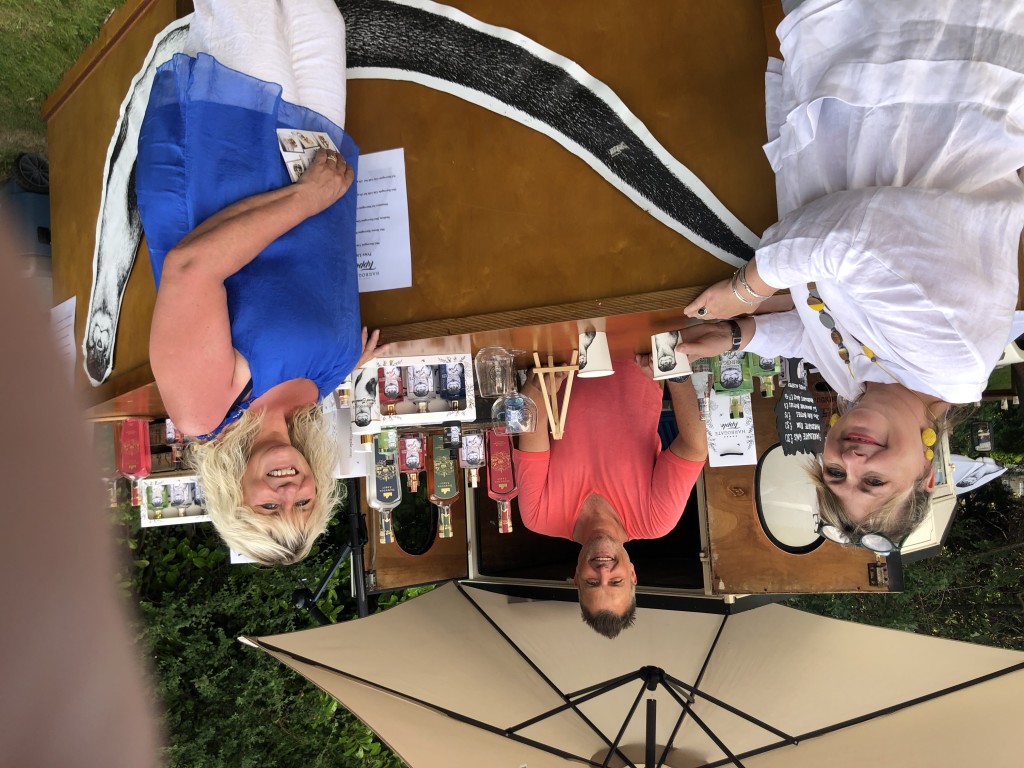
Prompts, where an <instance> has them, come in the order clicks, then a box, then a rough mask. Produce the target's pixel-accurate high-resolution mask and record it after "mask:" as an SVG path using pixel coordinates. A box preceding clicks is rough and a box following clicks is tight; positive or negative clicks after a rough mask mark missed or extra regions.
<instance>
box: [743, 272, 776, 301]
mask: <svg viewBox="0 0 1024 768" xmlns="http://www.w3.org/2000/svg"><path fill="white" fill-rule="evenodd" d="M736 275H737V276H738V277H739V279H740V285H742V286H743V288H744V289H745V290H746V291H747V293H749V294H750V295H751V296H753V297H754V298H755V299H758V300H760V301H764V300H765V299H770V298H771V297H772V294H768V295H767V296H765V295H764V294H761V293H758V292H757V291H755V290H754V289H753V288H751V287H750V283H748V282H747V265H746V264H744V265H743V266H742V267H740V268H739V269H738V270H736Z"/></svg>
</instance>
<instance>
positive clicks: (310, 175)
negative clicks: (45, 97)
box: [297, 149, 355, 215]
mask: <svg viewBox="0 0 1024 768" xmlns="http://www.w3.org/2000/svg"><path fill="white" fill-rule="evenodd" d="M354 179H355V171H353V170H352V166H351V165H349V164H348V163H347V162H345V158H344V157H342V156H341V155H340V154H338V153H337V152H334V151H327V150H324V149H321V150H319V151H317V153H316V157H314V158H313V162H312V163H310V164H309V168H307V169H306V172H305V173H303V174H302V176H300V177H299V180H298V182H297V185H298V187H299V188H300V189H301V190H302V191H303V192H304V193H306V197H307V199H308V200H309V203H310V205H311V206H312V208H313V211H312V213H311V214H310V215H314V214H317V213H320V211H322V210H324V209H326V208H329V207H330V206H331V205H333V204H334V203H335V202H336V201H337V200H339V199H340V198H341V197H342V195H344V194H345V193H346V192H347V191H348V188H349V187H351V186H352V182H353V180H354Z"/></svg>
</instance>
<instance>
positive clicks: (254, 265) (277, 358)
mask: <svg viewBox="0 0 1024 768" xmlns="http://www.w3.org/2000/svg"><path fill="white" fill-rule="evenodd" d="M278 128H299V129H305V130H312V131H323V132H325V133H327V134H329V135H330V136H331V139H332V140H333V141H334V143H335V145H336V146H337V147H338V148H339V149H340V150H341V152H342V154H343V155H344V156H345V159H346V160H347V161H348V162H349V163H350V164H351V165H352V166H353V167H355V166H356V163H357V160H358V151H359V150H358V148H357V147H356V145H355V144H354V143H353V141H352V139H351V138H349V136H348V135H347V134H346V133H345V132H344V131H342V130H341V129H340V128H338V127H337V126H336V125H334V123H332V122H331V121H329V120H328V119H327V118H325V117H323V116H322V115H319V114H317V113H316V112H312V111H311V110H308V109H305V108H303V107H300V106H297V105H295V104H291V103H289V102H286V101H284V100H283V99H282V98H281V88H280V86H278V85H275V84H273V83H267V82H263V81H262V80H257V79H255V78H252V77H249V76H248V75H245V74H242V73H240V72H237V71H235V70H233V69H229V68H227V67H224V66H222V65H221V64H219V63H218V62H217V61H216V60H215V59H214V58H213V57H211V56H208V55H206V54H202V53H200V54H199V55H198V56H197V57H196V58H191V57H189V56H185V55H183V54H178V55H176V56H174V58H173V59H171V60H170V61H168V62H166V63H165V64H163V65H162V66H161V67H160V68H159V69H158V70H157V73H156V77H155V79H154V81H153V90H152V93H151V95H150V99H149V106H148V108H147V110H146V117H145V119H144V121H143V124H142V130H141V133H140V135H139V154H138V164H137V169H136V174H135V183H136V190H137V195H138V206H139V213H140V215H141V217H142V225H143V229H144V230H145V233H146V244H147V246H148V248H149V256H150V261H151V263H152V266H153V278H154V280H155V281H156V285H157V289H158V290H159V287H160V276H161V272H162V269H163V262H164V257H165V256H166V255H167V252H168V251H169V250H171V249H172V248H173V247H174V246H175V245H177V244H178V242H180V241H181V239H182V238H183V237H184V236H185V235H186V234H188V233H189V232H191V231H192V230H193V229H194V228H195V227H196V226H198V225H199V224H201V223H202V222H203V221H205V220H206V219H207V218H209V217H210V216H212V215H213V214H215V213H217V212H218V211H220V210H222V209H224V208H226V207H227V206H229V205H231V204H232V203H235V202H237V201H238V200H242V199H244V198H247V197H250V196H252V195H256V194H259V193H261V192H267V191H269V190H272V189H277V188H279V187H283V186H285V185H286V184H290V183H291V181H290V179H289V178H288V173H287V171H286V169H285V165H284V161H283V159H282V158H281V152H280V149H279V147H278V142H277V134H276V129H278ZM355 231H356V185H355V184H354V183H353V185H352V187H351V188H350V189H349V190H348V192H346V193H345V195H344V197H342V198H341V199H340V200H338V201H337V202H336V203H334V205H332V206H331V207H330V208H328V209H327V210H325V211H323V212H321V213H319V214H317V215H316V216H313V217H311V218H309V219H306V220H305V221H304V222H302V223H301V224H299V225H298V226H296V227H295V228H294V229H292V230H291V231H289V232H286V233H285V234H284V235H282V236H281V237H280V238H278V239H277V240H276V241H274V242H273V243H271V244H270V245H269V246H268V247H267V249H266V250H264V251H263V252H262V253H260V255H259V256H257V257H256V258H255V259H253V261H251V262H250V263H249V264H247V265H246V266H245V267H243V268H242V269H241V270H239V271H238V272H237V273H235V274H234V275H232V276H231V277H229V278H228V279H227V280H226V281H225V283H224V285H225V288H226V290H227V301H228V315H229V318H230V323H231V342H232V344H233V345H234V347H235V349H237V350H238V351H239V353H241V355H242V356H243V357H244V358H245V359H246V360H247V361H248V363H249V369H250V372H251V374H252V394H251V395H250V396H249V397H248V398H247V399H246V400H244V401H243V402H242V403H239V404H236V406H235V407H233V408H232V413H230V414H228V418H226V419H225V420H224V422H222V423H221V425H220V426H219V427H217V429H216V430H215V431H214V432H213V433H211V434H210V435H204V436H203V437H212V436H213V435H215V434H217V433H218V432H219V431H220V430H221V429H223V428H224V426H226V425H227V424H228V423H230V422H231V421H233V420H234V419H237V418H238V417H239V416H240V415H241V413H242V411H244V410H245V408H247V407H248V405H249V403H251V402H252V400H255V399H256V398H258V397H260V396H261V395H263V394H265V393H266V392H267V391H268V390H270V389H271V388H272V387H274V386H276V385H277V384H280V383H282V382H285V381H288V380H290V379H297V378H305V379H310V380H311V381H313V382H314V383H315V384H316V385H317V387H318V389H319V391H320V397H321V398H323V397H326V396H327V395H328V394H329V393H330V392H331V391H332V390H333V389H334V388H336V387H337V386H338V384H340V383H341V381H342V380H343V379H344V378H345V376H347V375H348V373H349V371H351V370H352V368H353V366H354V365H355V363H356V361H357V360H358V359H359V355H360V354H361V352H362V346H361V343H360V342H361V339H360V330H361V324H360V320H359V288H358V283H357V272H356V253H355ZM195 374H196V375H197V376H202V375H203V372H202V371H196V372H195Z"/></svg>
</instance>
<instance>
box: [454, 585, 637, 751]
mask: <svg viewBox="0 0 1024 768" xmlns="http://www.w3.org/2000/svg"><path fill="white" fill-rule="evenodd" d="M455 588H456V589H458V590H459V594H461V595H462V596H463V597H464V598H466V600H468V601H469V604H470V605H472V606H473V607H474V608H476V610H477V613H479V614H480V615H481V616H483V618H484V620H485V621H486V622H487V623H488V624H490V625H491V628H492V629H494V631H495V632H497V633H498V635H499V636H500V637H501V638H502V639H503V640H504V641H505V642H506V643H508V644H509V646H510V647H511V648H512V650H514V651H515V652H516V653H518V654H519V657H520V658H521V659H522V660H523V661H525V662H526V663H527V664H529V665H530V668H531V669H532V670H533V671H534V672H536V673H537V676H538V677H540V679H541V680H543V681H544V682H545V683H547V684H548V686H550V688H551V690H553V691H554V692H555V693H557V694H558V695H559V696H560V697H561V698H562V701H564V702H565V703H566V704H568V705H569V706H570V707H571V708H572V711H573V712H575V713H576V716H577V717H578V718H579V719H580V720H582V721H583V722H584V724H585V725H586V726H587V727H588V728H590V730H592V731H593V732H594V733H595V734H596V735H597V737H598V738H600V739H601V741H603V742H604V743H605V744H607V745H608V747H610V748H611V749H613V750H615V751H616V752H618V748H617V747H615V746H614V745H613V744H612V742H611V741H610V740H609V739H608V737H607V736H605V735H604V733H602V732H601V729H600V728H598V727H597V726H596V725H594V723H593V722H592V721H591V719H590V718H589V717H587V716H586V715H585V714H583V712H582V711H580V709H579V707H578V706H577V705H576V704H575V703H574V702H572V701H570V699H569V696H568V695H566V694H565V693H564V692H563V691H562V689H560V688H559V687H558V686H557V685H555V683H554V681H552V680H551V678H549V677H548V676H547V675H545V674H544V672H542V671H541V669H540V667H538V666H537V665H536V664H534V662H533V659H531V658H530V657H529V656H527V655H526V654H525V653H523V649H522V648H520V647H519V646H518V645H516V644H515V642H514V641H513V640H512V638H511V637H509V636H508V635H507V634H506V633H505V631H504V630H503V629H502V628H501V627H499V626H498V624H497V623H496V622H495V621H494V619H492V618H491V617H490V615H489V614H488V613H487V611H485V610H484V609H483V608H481V607H480V605H479V604H478V603H477V602H476V600H474V599H473V598H472V597H470V595H469V593H468V592H467V591H466V590H465V588H464V587H463V586H462V584H461V583H459V582H458V581H456V582H455ZM637 674H639V672H635V673H631V674H630V675H626V676H625V677H626V678H627V679H628V678H630V677H632V676H635V675H637ZM602 685H604V683H601V684H599V685H598V687H600V686H602ZM591 688H593V686H591ZM584 690H587V689H584ZM619 756H620V757H622V758H623V760H625V759H626V758H625V757H623V756H622V753H621V752H620V753H619ZM627 762H628V761H627Z"/></svg>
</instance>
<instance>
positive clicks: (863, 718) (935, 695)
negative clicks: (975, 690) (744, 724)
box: [701, 662, 1024, 768]
mask: <svg viewBox="0 0 1024 768" xmlns="http://www.w3.org/2000/svg"><path fill="white" fill-rule="evenodd" d="M1021 670H1024V662H1020V663H1018V664H1013V665H1012V666H1009V667H1006V668H1004V669H999V670H996V671H995V672H989V673H988V674H987V675H982V676H981V677H975V678H972V679H971V680H965V681H964V682H962V683H957V684H956V685H950V686H948V687H946V688H941V689H939V690H938V691H933V692H931V693H926V694H924V695H923V696H917V697H916V698H913V699H908V700H907V701H904V702H900V703H899V704H892V705H890V706H888V707H885V708H883V709H878V710H875V711H874V712H868V713H867V714H865V715H860V716H858V717H853V718H850V719H849V720H843V721H842V722H839V723H833V724H832V725H828V726H825V727H824V728H818V729H817V730H814V731H808V732H807V733H802V734H800V735H799V736H797V737H796V738H795V740H794V741H793V744H798V743H799V742H801V741H809V740H810V739H815V738H817V737H819V736H826V735H828V734H830V733H834V732H835V731H841V730H842V729H844V728H849V727H850V726H852V725H860V724H861V723H864V722H867V721H868V720H874V719H875V718H878V717H883V716H884V715H891V714H893V713H894V712H899V711H900V710H903V709H909V708H910V707H913V706H916V705H917V704H924V703H925V702H926V701H931V700H933V699H940V698H942V697H943V696H946V695H948V694H950V693H956V692H957V691H962V690H964V689H965V688H971V687H973V686H975V685H980V684H981V683H987V682H988V681H990V680H995V679H996V678H999V677H1003V676H1004V675H1009V674H1013V673H1014V672H1020V671H1021ZM788 744H789V742H787V741H779V742H776V743H775V744H767V745H765V746H763V747H758V748H757V749H752V750H750V751H749V752H744V753H743V754H742V755H740V757H754V756H756V755H760V754H764V753H765V752H771V751H772V750H775V749H779V748H780V747H785V746H787V745H788ZM725 764H726V763H725V762H723V761H721V760H719V761H718V762H714V763H707V764H706V765H703V766H701V768H717V766H721V765H725Z"/></svg>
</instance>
